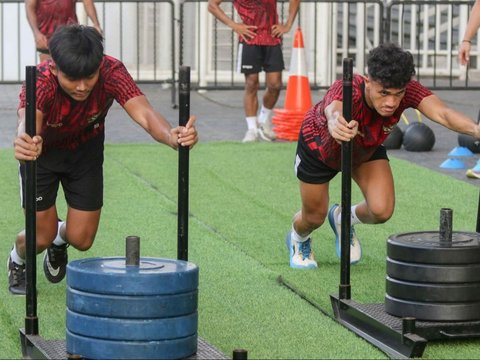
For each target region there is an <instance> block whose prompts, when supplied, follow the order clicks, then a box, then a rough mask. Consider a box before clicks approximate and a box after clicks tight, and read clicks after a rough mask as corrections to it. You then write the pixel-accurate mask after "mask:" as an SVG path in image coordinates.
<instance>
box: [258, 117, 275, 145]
mask: <svg viewBox="0 0 480 360" xmlns="http://www.w3.org/2000/svg"><path fill="white" fill-rule="evenodd" d="M258 135H259V136H260V138H261V139H262V140H265V141H273V140H275V139H276V138H277V135H276V134H275V132H274V131H273V125H272V122H271V120H270V121H267V122H265V123H263V124H260V125H259V128H258Z"/></svg>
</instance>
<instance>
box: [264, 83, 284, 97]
mask: <svg viewBox="0 0 480 360" xmlns="http://www.w3.org/2000/svg"><path fill="white" fill-rule="evenodd" d="M280 90H282V83H281V82H274V83H269V84H267V91H268V92H269V93H270V94H272V95H277V96H278V95H279V94H280Z"/></svg>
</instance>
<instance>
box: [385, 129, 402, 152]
mask: <svg viewBox="0 0 480 360" xmlns="http://www.w3.org/2000/svg"><path fill="white" fill-rule="evenodd" d="M402 142H403V131H402V129H400V128H399V127H398V126H397V125H395V126H394V127H393V128H392V131H391V132H390V134H389V135H388V136H387V138H386V139H385V140H384V141H383V146H385V147H386V148H387V149H400V147H401V146H402Z"/></svg>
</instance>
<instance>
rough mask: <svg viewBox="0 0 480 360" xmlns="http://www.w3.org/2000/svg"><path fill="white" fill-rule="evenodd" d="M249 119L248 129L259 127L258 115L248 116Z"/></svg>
mask: <svg viewBox="0 0 480 360" xmlns="http://www.w3.org/2000/svg"><path fill="white" fill-rule="evenodd" d="M245 120H246V121H247V127H248V130H253V129H256V128H257V117H256V116H247V117H246V118H245Z"/></svg>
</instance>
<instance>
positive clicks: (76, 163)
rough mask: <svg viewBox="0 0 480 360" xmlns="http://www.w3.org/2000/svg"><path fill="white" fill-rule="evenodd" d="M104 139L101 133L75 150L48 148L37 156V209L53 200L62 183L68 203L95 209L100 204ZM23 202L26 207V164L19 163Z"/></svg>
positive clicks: (82, 207)
mask: <svg viewBox="0 0 480 360" xmlns="http://www.w3.org/2000/svg"><path fill="white" fill-rule="evenodd" d="M103 143H104V134H103V133H102V134H100V135H99V136H97V137H94V138H92V139H90V140H88V141H87V142H85V143H83V144H81V145H80V146H79V147H78V148H76V149H75V150H65V149H48V150H46V151H45V152H44V153H42V155H41V156H40V157H39V158H38V159H37V161H36V165H37V211H42V210H47V209H49V208H50V207H52V206H53V205H54V204H55V201H56V198H57V192H58V187H59V184H60V183H61V184H62V188H63V192H64V194H65V199H66V201H67V204H68V206H69V207H71V208H74V209H77V210H83V211H94V210H98V209H100V208H101V207H102V206H103V149H104V147H103ZM20 178H21V179H20V180H21V187H22V189H21V196H22V200H21V201H22V206H23V207H24V208H25V189H26V186H25V164H24V163H20Z"/></svg>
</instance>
